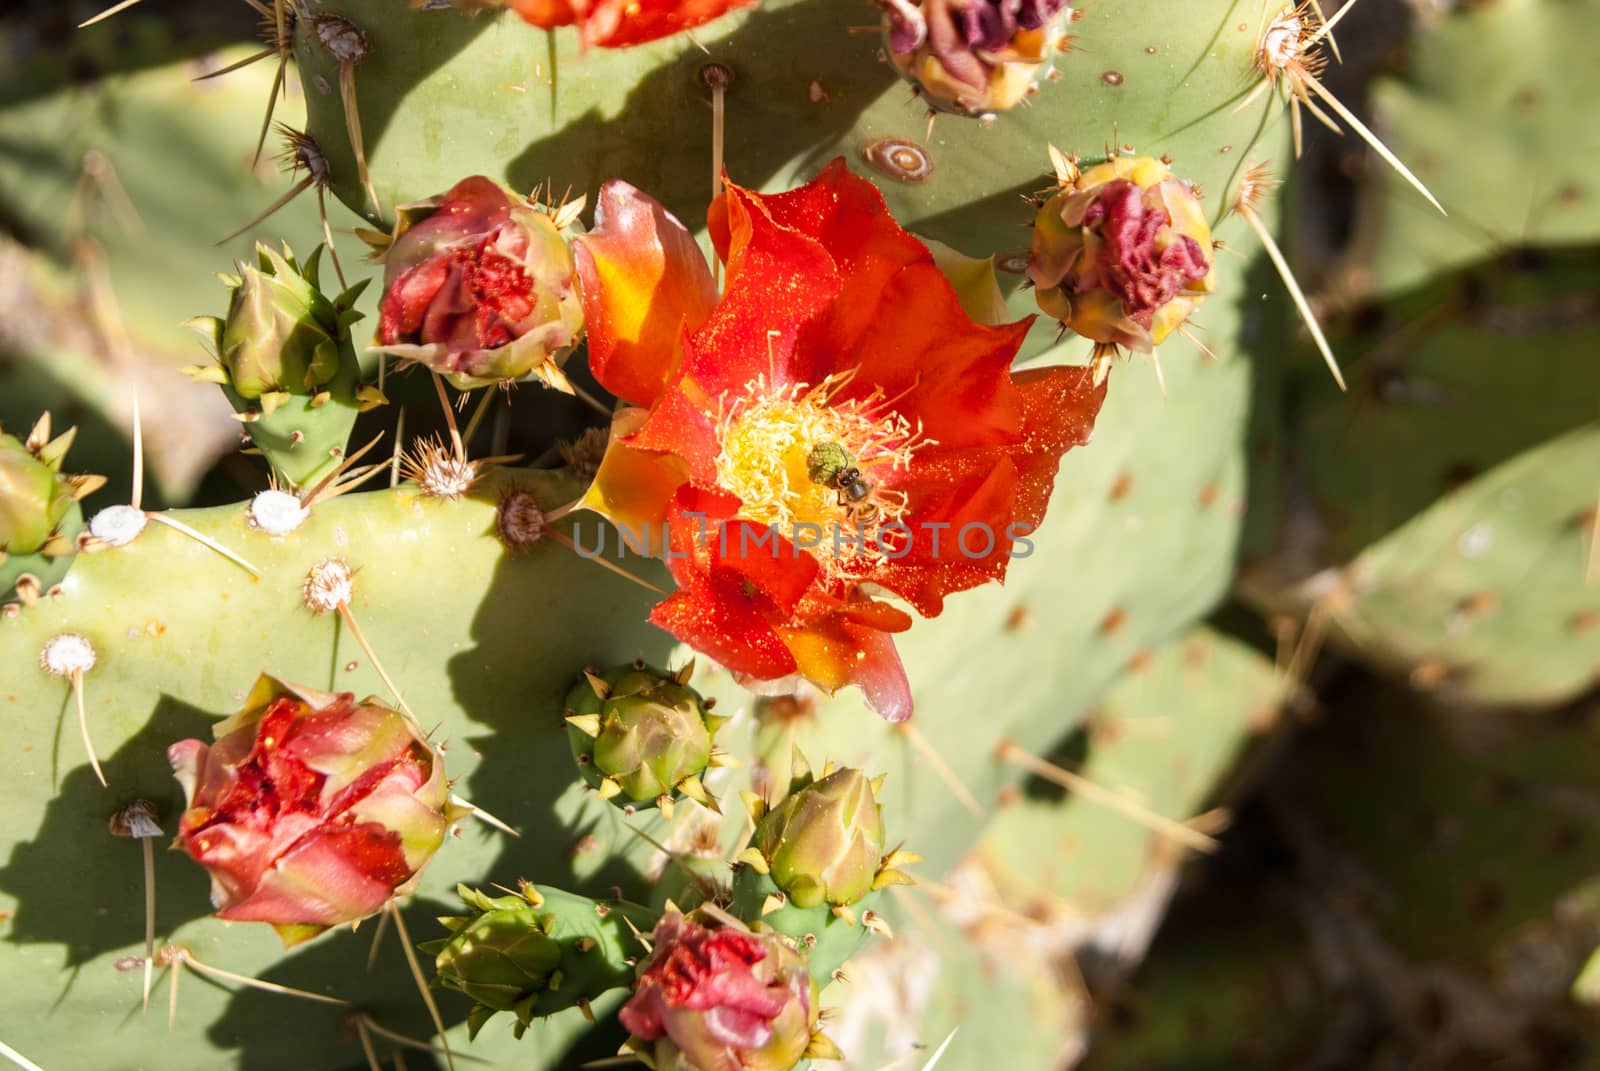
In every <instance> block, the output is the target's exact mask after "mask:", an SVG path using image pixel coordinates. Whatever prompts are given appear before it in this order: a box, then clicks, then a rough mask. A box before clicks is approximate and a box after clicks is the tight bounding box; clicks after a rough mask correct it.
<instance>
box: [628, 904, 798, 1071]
mask: <svg viewBox="0 0 1600 1071" xmlns="http://www.w3.org/2000/svg"><path fill="white" fill-rule="evenodd" d="M704 921H705V922H713V921H714V920H712V919H711V918H709V917H706V918H705V919H704ZM651 942H652V949H651V953H650V959H649V960H648V961H647V962H646V963H645V964H644V966H643V968H642V969H641V970H640V972H639V980H638V983H637V984H636V986H635V987H634V993H633V996H632V997H631V998H629V1000H628V1002H627V1003H626V1004H624V1005H623V1006H622V1011H621V1012H620V1014H619V1016H618V1018H620V1019H621V1021H622V1025H623V1026H625V1027H627V1029H628V1031H629V1032H630V1033H631V1034H632V1035H633V1037H632V1038H631V1039H630V1041H629V1046H630V1047H631V1048H633V1049H634V1051H635V1052H637V1053H639V1055H641V1056H642V1057H644V1058H645V1060H646V1061H647V1062H648V1063H650V1064H651V1066H653V1067H654V1068H655V1069H656V1071H723V1069H725V1068H741V1069H744V1071H789V1069H790V1068H792V1067H794V1066H795V1065H796V1064H797V1063H799V1062H800V1060H801V1059H802V1058H804V1057H805V1055H806V1053H807V1050H808V1049H809V1048H811V1047H812V1045H813V1042H812V1032H813V1030H814V1029H815V1026H816V1022H817V1014H818V1007H817V987H816V984H815V982H813V981H812V978H811V975H810V974H809V973H808V972H807V971H806V968H805V963H804V961H803V960H802V959H801V957H800V954H799V953H798V952H796V951H795V949H794V947H793V946H792V945H791V944H790V943H789V942H788V941H786V940H784V939H783V938H782V937H779V936H778V935H776V934H773V933H755V932H752V931H750V930H747V929H745V928H743V927H742V926H738V925H735V924H732V923H731V922H730V923H728V924H724V925H720V926H712V927H708V926H706V925H704V924H703V922H702V921H700V920H697V919H696V918H695V917H694V916H685V915H683V914H681V913H679V912H677V911H675V910H669V911H668V912H667V913H666V914H665V915H663V916H662V918H661V921H660V922H659V923H657V924H656V928H655V932H654V933H653V934H652V935H651Z"/></svg>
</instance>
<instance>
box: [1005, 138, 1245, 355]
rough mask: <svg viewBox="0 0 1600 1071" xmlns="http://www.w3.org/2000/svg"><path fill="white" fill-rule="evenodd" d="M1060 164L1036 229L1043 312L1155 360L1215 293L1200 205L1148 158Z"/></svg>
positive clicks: (1035, 262) (1031, 274) (1035, 272)
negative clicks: (1056, 186)
mask: <svg viewBox="0 0 1600 1071" xmlns="http://www.w3.org/2000/svg"><path fill="white" fill-rule="evenodd" d="M1063 164H1064V166H1065V170H1064V172H1063V173H1062V174H1060V176H1059V177H1060V178H1061V180H1062V186H1061V189H1060V190H1059V191H1058V192H1057V193H1055V194H1054V195H1052V196H1051V197H1050V199H1049V200H1048V201H1046V202H1045V203H1044V206H1043V207H1042V208H1040V210H1039V214H1038V216H1037V217H1036V218H1035V220H1034V225H1033V259H1032V261H1031V262H1030V263H1029V265H1028V278H1029V279H1030V280H1032V281H1033V284H1034V286H1035V287H1037V290H1036V291H1035V293H1036V295H1037V300H1038V302H1039V308H1041V309H1043V310H1044V312H1045V313H1046V314H1047V315H1049V316H1054V317H1055V318H1056V319H1058V320H1060V321H1061V322H1062V323H1063V324H1065V325H1066V326H1067V327H1068V328H1069V329H1071V330H1072V331H1074V332H1076V333H1077V334H1079V335H1082V336H1083V337H1084V338H1087V339H1091V340H1093V341H1095V342H1097V343H1100V344H1101V345H1105V346H1122V347H1126V348H1127V349H1130V350H1134V351H1136V352H1140V353H1149V352H1150V351H1151V350H1152V349H1153V348H1154V347H1156V346H1158V345H1160V344H1161V342H1162V341H1163V340H1165V339H1166V337H1167V336H1168V335H1170V334H1171V333H1172V332H1173V331H1174V330H1176V329H1177V328H1178V326H1179V325H1180V324H1182V323H1183V321H1184V320H1186V319H1187V318H1188V317H1189V314H1190V313H1191V312H1193V311H1194V310H1195V308H1196V307H1197V306H1198V305H1199V304H1200V303H1201V302H1202V301H1204V300H1205V298H1206V296H1207V295H1208V294H1210V293H1211V291H1212V290H1213V289H1214V288H1215V285H1216V280H1215V273H1214V272H1213V271H1212V264H1211V228H1210V226H1209V225H1208V224H1207V223H1206V217H1205V212H1204V210H1203V209H1202V208H1201V207H1200V200H1199V198H1198V197H1196V196H1195V192H1194V188H1193V187H1192V186H1191V185H1190V184H1189V183H1187V182H1184V181H1183V180H1182V179H1179V178H1177V177H1176V176H1175V175H1173V173H1172V172H1171V171H1170V170H1169V169H1168V168H1167V166H1166V165H1165V164H1163V163H1162V162H1161V161H1160V160H1156V159H1154V158H1152V157H1149V156H1118V157H1115V158H1114V159H1111V160H1108V161H1107V162H1105V163H1102V164H1097V165H1096V166H1094V167H1091V168H1089V169H1088V170H1086V171H1082V172H1079V171H1078V170H1077V168H1076V165H1074V164H1072V163H1071V162H1070V161H1063Z"/></svg>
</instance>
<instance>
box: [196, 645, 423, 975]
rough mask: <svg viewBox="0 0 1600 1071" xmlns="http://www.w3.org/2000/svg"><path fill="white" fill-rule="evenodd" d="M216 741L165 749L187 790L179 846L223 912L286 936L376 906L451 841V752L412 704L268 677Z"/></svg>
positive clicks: (296, 938) (292, 938) (311, 931)
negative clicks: (207, 876) (411, 713)
mask: <svg viewBox="0 0 1600 1071" xmlns="http://www.w3.org/2000/svg"><path fill="white" fill-rule="evenodd" d="M216 736H217V742H216V743H215V744H212V745H211V746H209V747H208V746H207V745H206V744H204V743H202V742H201V741H199V740H182V741H179V742H178V743H176V744H173V745H172V747H170V748H169V749H168V750H167V757H168V760H169V761H170V762H171V763H172V768H173V771H174V775H175V776H176V777H177V779H178V781H179V783H181V784H182V785H183V788H184V793H185V794H186V795H187V797H188V801H189V806H188V809H187V810H185V811H184V812H183V815H182V816H181V817H180V818H179V821H178V843H179V844H180V845H181V846H182V847H183V849H184V851H186V852H188V853H189V855H190V857H191V858H193V859H194V860H195V861H196V862H198V863H199V864H200V865H201V866H204V867H205V868H206V869H207V870H208V871H210V873H211V901H212V904H213V905H214V906H215V907H216V908H217V909H218V910H217V917H218V918H222V919H231V920H237V921H245V922H267V923H270V924H272V926H273V927H274V928H275V929H276V930H277V931H278V934H279V935H280V936H281V937H282V938H283V940H284V944H285V945H293V944H297V943H299V942H300V941H304V940H307V939H309V938H311V937H315V936H316V935H317V934H319V933H321V932H322V931H323V930H325V929H327V928H329V927H330V926H337V925H339V924H340V923H344V922H354V921H356V920H357V919H362V918H365V917H366V916H368V915H371V914H372V913H374V912H375V911H377V910H378V909H379V908H381V907H383V905H384V904H385V903H387V902H388V901H389V899H390V898H391V897H393V896H394V895H395V893H396V892H397V891H403V890H404V889H405V888H406V886H407V885H408V884H409V883H410V882H411V880H412V879H413V878H414V877H415V876H416V874H417V872H418V871H419V870H421V869H422V867H423V865H424V864H426V863H427V862H428V860H429V859H431V858H432V857H433V853H434V852H435V851H437V850H438V848H439V845H440V844H442V843H443V841H444V835H445V830H446V828H447V827H448V825H449V823H450V821H451V819H452V817H453V815H452V814H451V813H450V803H449V796H450V792H449V788H448V786H447V784H446V782H445V778H444V763H443V761H442V760H441V759H440V758H439V756H438V755H437V754H436V753H435V752H434V751H433V749H432V748H430V747H429V746H428V745H427V744H426V743H425V742H424V741H423V740H422V739H421V738H420V737H419V736H417V734H416V732H415V730H414V729H413V728H412V725H411V723H410V722H409V721H408V720H406V719H405V718H404V717H402V716H401V715H400V714H398V713H396V712H394V711H392V710H389V709H387V708H385V707H383V706H379V705H378V704H377V703H376V702H375V701H373V700H368V701H366V702H365V703H360V704H358V703H356V702H355V698H354V696H352V695H350V694H348V693H345V694H342V695H330V694H327V693H325V692H316V691H311V690H309V689H304V688H299V687H296V686H293V685H286V684H283V683H281V682H279V681H276V680H274V679H272V678H271V677H266V676H263V677H262V678H261V679H260V680H259V681H258V682H257V683H256V687H255V690H254V691H253V692H252V693H251V696H250V699H249V701H248V702H247V703H246V705H245V709H244V710H243V711H242V712H241V713H239V714H237V715H235V716H234V717H232V718H229V719H228V720H227V721H225V722H222V723H221V724H219V725H218V726H217V728H216Z"/></svg>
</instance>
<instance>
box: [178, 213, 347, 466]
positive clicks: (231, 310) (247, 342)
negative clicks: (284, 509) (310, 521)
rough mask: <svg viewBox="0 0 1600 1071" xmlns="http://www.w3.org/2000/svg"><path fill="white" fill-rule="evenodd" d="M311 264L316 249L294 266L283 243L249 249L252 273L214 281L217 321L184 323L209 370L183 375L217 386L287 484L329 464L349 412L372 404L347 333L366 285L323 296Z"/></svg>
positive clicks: (342, 443)
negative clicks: (219, 287) (207, 355)
mask: <svg viewBox="0 0 1600 1071" xmlns="http://www.w3.org/2000/svg"><path fill="white" fill-rule="evenodd" d="M321 257H322V247H320V246H319V247H318V248H317V249H316V251H314V252H313V253H312V254H311V257H310V258H309V259H308V260H307V261H306V262H305V263H304V264H303V265H302V264H301V263H299V262H298V261H297V260H296V259H295V256H294V253H293V252H292V251H291V250H290V249H289V247H288V246H287V245H285V246H284V247H283V249H282V251H281V252H280V251H278V250H275V249H272V248H270V247H268V246H265V245H261V244H258V245H257V246H256V264H255V265H254V266H250V265H244V264H241V265H240V266H239V274H238V275H233V276H226V275H225V276H221V277H220V278H221V279H222V282H223V284H224V285H226V286H227V287H228V288H229V302H228V312H227V315H226V316H225V317H224V318H221V319H218V318H217V317H214V316H201V317H196V318H195V319H193V320H191V321H189V326H190V327H191V328H193V329H194V330H196V331H198V332H199V333H200V335H201V336H202V337H204V338H206V339H207V340H208V341H210V343H211V344H212V347H213V349H214V353H215V356H216V359H217V363H216V364H215V365H196V366H192V367H190V368H188V369H186V370H185V371H187V372H188V373H189V375H190V376H192V377H193V378H194V379H196V380H203V381H206V382H211V383H216V384H217V385H219V386H220V387H222V390H223V393H224V394H225V395H226V396H227V398H228V401H229V402H230V403H231V404H232V405H233V407H234V409H235V411H236V412H238V413H239V414H240V419H241V420H242V421H243V422H244V423H245V425H246V427H247V428H248V429H249V431H250V437H251V439H252V440H253V441H254V442H255V445H256V446H257V447H258V448H260V450H261V452H262V453H263V454H264V455H266V457H267V460H268V461H269V462H271V464H272V467H273V468H274V469H275V470H277V471H278V472H279V473H280V474H281V475H282V476H283V477H284V478H285V479H287V480H288V481H289V482H290V483H292V484H294V485H296V486H301V485H305V484H308V483H311V482H313V481H315V480H317V479H320V478H321V477H322V476H323V475H325V474H326V473H327V472H328V471H329V470H331V469H332V468H334V467H335V466H337V464H338V463H339V461H340V460H341V459H342V458H343V456H344V452H345V447H346V444H347V443H348V441H349V437H350V430H351V428H352V427H353V426H354V425H355V419H356V415H357V413H359V412H360V411H361V409H362V408H365V407H369V406H370V404H372V403H375V402H377V401H378V398H377V396H376V395H375V394H374V393H373V392H372V391H370V390H368V391H362V390H361V384H360V380H361V364H360V360H359V358H358V357H357V356H356V351H355V345H354V342H353V341H352V337H351V334H350V328H351V326H352V325H353V324H355V323H356V322H357V321H358V320H360V319H361V318H362V314H361V313H359V312H357V311H356V310H355V303H356V300H357V299H358V298H359V297H360V296H361V292H362V290H364V289H365V288H366V286H367V282H368V280H363V281H361V282H359V283H357V284H356V285H355V286H353V287H350V288H349V289H348V290H345V291H344V292H343V293H341V294H339V295H338V296H337V297H334V298H329V297H328V296H327V295H326V294H325V293H324V292H323V290H322V287H321V283H320V280H319V272H318V264H319V262H320V260H321Z"/></svg>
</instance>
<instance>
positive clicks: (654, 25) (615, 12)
mask: <svg viewBox="0 0 1600 1071" xmlns="http://www.w3.org/2000/svg"><path fill="white" fill-rule="evenodd" d="M753 3H755V0H510V5H509V6H510V7H511V10H513V11H515V12H516V13H517V14H519V15H521V16H522V17H523V18H524V19H527V20H528V21H529V22H531V23H533V24H534V25H535V26H540V27H543V28H544V29H546V30H550V29H554V28H555V27H557V26H574V25H576V26H578V27H580V29H581V31H582V33H583V43H584V44H586V45H599V46H600V47H602V48H625V47H627V46H628V45H641V44H644V43H645V42H646V41H654V40H657V39H658V38H662V37H669V36H671V35H672V34H675V33H678V32H679V31H681V30H692V29H694V28H695V27H696V26H699V25H700V24H701V23H704V22H710V21H711V20H712V19H714V18H717V17H718V16H720V15H723V14H725V13H727V12H729V11H732V10H733V9H735V8H740V7H748V6H749V5H751V4H753Z"/></svg>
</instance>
